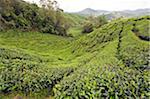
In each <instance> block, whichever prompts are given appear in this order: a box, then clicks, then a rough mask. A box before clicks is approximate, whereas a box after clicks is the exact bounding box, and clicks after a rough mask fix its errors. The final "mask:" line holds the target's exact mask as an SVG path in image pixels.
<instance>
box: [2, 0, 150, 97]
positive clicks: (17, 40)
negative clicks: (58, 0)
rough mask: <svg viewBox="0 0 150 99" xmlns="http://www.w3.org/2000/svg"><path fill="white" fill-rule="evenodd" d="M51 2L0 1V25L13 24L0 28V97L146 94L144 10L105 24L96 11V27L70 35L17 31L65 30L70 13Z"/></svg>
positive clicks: (146, 34)
mask: <svg viewBox="0 0 150 99" xmlns="http://www.w3.org/2000/svg"><path fill="white" fill-rule="evenodd" d="M12 1H13V2H12ZM51 3H52V2H48V4H47V3H46V5H43V8H39V7H38V6H37V5H35V4H28V3H26V2H23V1H18V0H1V1H0V5H1V6H0V7H1V8H0V11H1V13H0V20H1V21H0V25H1V27H0V28H1V30H8V29H11V28H12V29H16V30H12V31H7V32H6V31H3V32H0V98H4V99H6V98H12V97H15V96H16V95H18V94H19V95H20V96H21V97H23V98H31V99H32V98H33V99H35V98H37V99H41V98H42V99H44V98H49V97H50V98H56V99H66V98H67V99H100V98H111V99H117V98H142V99H143V98H145V99H147V98H149V97H150V93H149V92H150V88H149V74H150V72H149V68H150V67H149V38H150V37H149V32H148V30H149V26H148V23H149V22H150V17H149V16H145V17H142V18H131V19H117V20H114V21H112V22H110V23H108V24H106V23H107V22H106V21H105V20H104V19H103V18H104V17H102V18H100V20H101V19H102V20H104V21H103V22H104V23H101V25H98V26H100V28H97V29H95V30H94V31H93V32H91V33H90V34H86V35H83V36H81V37H77V38H75V39H74V38H70V37H62V36H56V35H51V34H44V33H39V32H20V31H18V29H19V30H23V31H31V30H34V31H41V32H46V33H53V34H58V35H66V29H67V28H68V27H69V26H70V23H69V24H68V23H67V24H66V22H65V18H64V17H68V18H69V17H70V19H71V16H70V15H69V16H67V15H65V16H62V14H61V13H62V11H60V9H59V11H57V10H56V9H55V8H57V7H54V8H53V7H52V6H51ZM41 4H42V1H41ZM44 4H45V3H44ZM4 8H5V9H6V10H2V9H4ZM45 11H46V13H44V12H45ZM74 17H75V16H74ZM100 22H101V21H100ZM83 24H84V23H83ZM92 25H94V24H92ZM92 28H93V27H92ZM90 29H91V28H90ZM74 31H75V30H74ZM147 38H148V39H147Z"/></svg>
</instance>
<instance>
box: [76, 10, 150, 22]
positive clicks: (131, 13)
mask: <svg viewBox="0 0 150 99" xmlns="http://www.w3.org/2000/svg"><path fill="white" fill-rule="evenodd" d="M75 13H76V14H79V15H84V16H90V15H94V16H99V15H102V14H104V15H106V16H107V18H108V19H112V18H119V17H122V16H123V17H140V16H143V15H150V8H145V9H137V10H123V11H106V10H94V9H91V8H86V9H84V10H82V11H79V12H75Z"/></svg>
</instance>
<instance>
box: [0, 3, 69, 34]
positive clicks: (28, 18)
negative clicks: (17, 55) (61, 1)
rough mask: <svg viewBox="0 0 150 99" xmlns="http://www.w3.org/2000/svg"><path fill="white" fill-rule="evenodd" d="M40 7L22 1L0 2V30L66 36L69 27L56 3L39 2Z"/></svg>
mask: <svg viewBox="0 0 150 99" xmlns="http://www.w3.org/2000/svg"><path fill="white" fill-rule="evenodd" d="M40 4H41V5H42V7H41V8H40V7H38V6H37V5H36V4H29V3H26V2H24V1H22V0H1V1H0V26H1V27H0V30H3V31H4V30H8V29H19V30H21V31H38V32H43V33H51V34H56V35H62V36H66V35H67V33H66V31H67V29H68V28H69V26H70V22H68V20H67V18H65V16H64V14H63V11H62V10H61V9H60V8H58V7H57V2H56V1H54V2H51V0H41V3H40Z"/></svg>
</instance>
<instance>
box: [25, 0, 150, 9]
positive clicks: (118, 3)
mask: <svg viewBox="0 0 150 99" xmlns="http://www.w3.org/2000/svg"><path fill="white" fill-rule="evenodd" d="M25 1H30V2H35V3H38V1H39V0H25ZM56 1H57V2H58V4H59V7H60V8H61V9H63V10H64V11H65V12H77V11H81V10H83V9H85V8H92V9H95V10H108V11H121V10H135V9H141V8H150V0H56Z"/></svg>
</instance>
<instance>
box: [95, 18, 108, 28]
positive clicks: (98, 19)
mask: <svg viewBox="0 0 150 99" xmlns="http://www.w3.org/2000/svg"><path fill="white" fill-rule="evenodd" d="M96 20H97V24H96V28H99V27H101V26H102V25H104V24H107V23H108V22H107V19H106V17H105V15H101V16H98V17H97V18H96Z"/></svg>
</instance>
